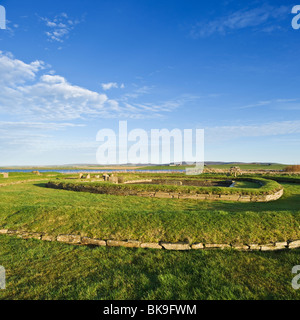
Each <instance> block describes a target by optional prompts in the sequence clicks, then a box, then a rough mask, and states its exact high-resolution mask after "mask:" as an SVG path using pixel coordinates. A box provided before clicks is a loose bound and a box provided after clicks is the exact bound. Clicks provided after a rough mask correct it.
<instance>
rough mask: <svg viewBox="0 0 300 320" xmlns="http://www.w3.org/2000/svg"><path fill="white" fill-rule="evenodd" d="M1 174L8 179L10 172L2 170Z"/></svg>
mask: <svg viewBox="0 0 300 320" xmlns="http://www.w3.org/2000/svg"><path fill="white" fill-rule="evenodd" d="M0 175H2V176H3V178H4V179H8V173H7V172H1V173H0Z"/></svg>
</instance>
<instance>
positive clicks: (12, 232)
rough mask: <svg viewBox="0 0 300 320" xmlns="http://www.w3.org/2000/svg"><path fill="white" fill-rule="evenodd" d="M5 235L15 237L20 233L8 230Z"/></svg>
mask: <svg viewBox="0 0 300 320" xmlns="http://www.w3.org/2000/svg"><path fill="white" fill-rule="evenodd" d="M7 234H8V235H10V236H16V235H18V234H21V232H20V231H17V230H8V231H7Z"/></svg>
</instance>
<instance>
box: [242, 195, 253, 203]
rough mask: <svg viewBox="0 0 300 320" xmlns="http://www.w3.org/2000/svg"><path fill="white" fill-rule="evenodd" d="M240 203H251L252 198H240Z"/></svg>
mask: <svg viewBox="0 0 300 320" xmlns="http://www.w3.org/2000/svg"><path fill="white" fill-rule="evenodd" d="M239 201H240V202H250V201H251V197H250V196H240V198H239Z"/></svg>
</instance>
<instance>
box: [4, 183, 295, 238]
mask: <svg viewBox="0 0 300 320" xmlns="http://www.w3.org/2000/svg"><path fill="white" fill-rule="evenodd" d="M283 186H284V190H285V194H284V196H283V197H282V198H281V199H280V200H278V201H275V202H270V203H236V202H221V201H220V202H213V201H195V200H180V199H153V198H140V197H135V196H130V197H122V196H113V195H100V194H90V193H81V192H73V191H66V190H56V189H48V188H45V184H44V183H42V182H39V183H34V182H33V183H25V184H20V185H12V186H6V187H2V188H1V189H0V227H1V228H9V229H12V230H14V229H23V230H26V231H34V232H47V233H50V234H53V235H58V234H65V233H72V234H81V235H82V236H94V237H97V238H101V239H117V240H126V239H131V240H141V241H170V242H176V241H186V240H188V241H190V242H205V243H229V242H233V243H268V242H269V241H287V240H296V239H300V210H299V208H300V185H298V184H287V183H286V184H283Z"/></svg>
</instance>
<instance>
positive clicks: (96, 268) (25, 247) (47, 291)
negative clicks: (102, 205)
mask: <svg viewBox="0 0 300 320" xmlns="http://www.w3.org/2000/svg"><path fill="white" fill-rule="evenodd" d="M299 254H300V251H299V250H295V251H284V252H271V253H263V252H247V253H245V252H236V251H232V250H225V251H218V250H217V251H190V252H168V251H153V250H142V249H125V248H101V247H98V248H95V249H91V248H88V247H77V246H71V245H65V244H60V243H45V242H41V241H36V240H27V241H26V240H21V239H17V238H10V237H6V236H0V265H3V266H4V267H5V268H6V273H7V288H6V290H1V291H0V300H1V299H43V300H44V299H88V300H91V299H98V300H100V299H102V300H106V299H114V300H121V299H125V300H127V299H128V300H129V299H130V300H136V299H145V300H147V299H157V300H161V299H167V300H169V299H195V300H201V299H237V300H238V299H268V300H270V299H277V300H279V299H293V300H296V299H297V300H298V299H299V298H300V290H299V291H296V290H293V288H292V286H291V281H292V279H293V277H294V275H292V273H291V270H292V268H293V266H295V265H298V264H299V263H300V261H299Z"/></svg>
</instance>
